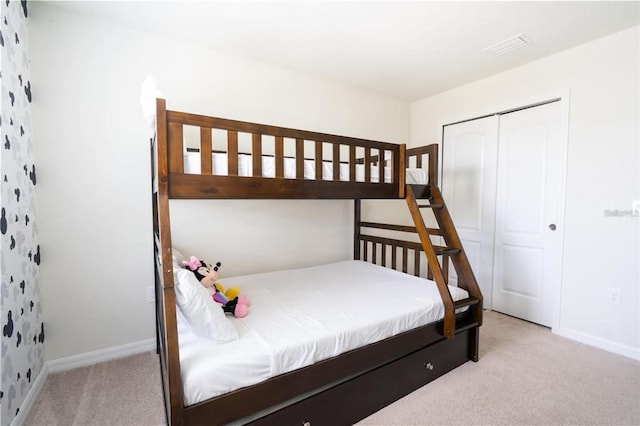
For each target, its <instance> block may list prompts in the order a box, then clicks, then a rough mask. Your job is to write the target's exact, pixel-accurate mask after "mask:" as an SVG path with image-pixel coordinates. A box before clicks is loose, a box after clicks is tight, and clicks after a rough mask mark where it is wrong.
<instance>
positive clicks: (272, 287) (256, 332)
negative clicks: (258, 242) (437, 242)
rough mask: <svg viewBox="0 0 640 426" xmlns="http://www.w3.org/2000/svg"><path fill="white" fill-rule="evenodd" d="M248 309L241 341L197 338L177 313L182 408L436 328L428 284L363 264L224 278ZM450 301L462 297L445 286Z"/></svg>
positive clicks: (236, 322) (438, 313)
mask: <svg viewBox="0 0 640 426" xmlns="http://www.w3.org/2000/svg"><path fill="white" fill-rule="evenodd" d="M220 282H221V283H222V285H224V286H225V287H226V288H229V287H232V286H233V287H238V288H239V289H240V290H241V292H242V294H243V295H244V296H246V297H247V298H248V299H249V301H250V308H249V313H248V315H247V316H246V317H244V318H241V319H240V318H233V317H229V316H228V317H226V318H225V319H226V320H228V321H230V322H231V324H232V325H233V327H234V328H235V329H236V331H237V334H238V338H237V339H235V340H232V341H229V342H224V343H222V342H218V341H215V340H213V339H211V338H209V337H204V336H202V335H200V334H197V333H196V332H195V331H194V330H193V329H192V328H191V327H190V325H189V323H188V321H187V320H186V319H185V318H184V317H183V316H182V315H181V314H180V310H178V313H179V315H178V338H179V346H180V366H181V371H182V382H183V390H184V404H185V406H188V405H192V404H195V403H198V402H201V401H204V400H207V399H209V398H213V397H215V396H219V395H222V394H224V393H227V392H231V391H233V390H236V389H239V388H242V387H245V386H250V385H253V384H256V383H259V382H262V381H264V380H267V379H269V378H271V377H275V376H277V375H279V374H283V373H286V372H289V371H293V370H295V369H298V368H301V367H304V366H307V365H311V364H313V363H315V362H318V361H321V360H324V359H327V358H330V357H333V356H336V355H339V354H341V353H344V352H346V351H349V350H352V349H355V348H359V347H362V346H365V345H368V344H370V343H374V342H377V341H380V340H383V339H385V338H387V337H391V336H393V335H396V334H399V333H402V332H404V331H408V330H411V329H414V328H416V327H419V326H422V325H426V324H429V323H432V322H435V321H438V320H440V319H442V318H443V317H444V306H443V304H442V301H441V299H440V296H439V293H438V289H437V287H436V284H435V283H434V282H433V281H430V280H427V279H424V278H418V277H414V276H412V275H408V274H405V273H402V272H398V271H395V270H392V269H388V268H384V267H381V266H378V265H374V264H371V263H367V262H363V261H344V262H338V263H333V264H328V265H322V266H315V267H309V268H301V269H292V270H283V271H276V272H268V273H261V274H254V275H246V276H239V277H233V278H226V279H222V280H221V281H220ZM450 292H451V295H452V297H453V299H454V300H460V299H464V298H465V297H467V292H466V291H465V290H463V289H460V288H457V287H453V286H450Z"/></svg>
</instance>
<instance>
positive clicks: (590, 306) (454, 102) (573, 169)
mask: <svg viewBox="0 0 640 426" xmlns="http://www.w3.org/2000/svg"><path fill="white" fill-rule="evenodd" d="M639 40H640V27H635V28H632V29H629V30H626V31H623V32H620V33H617V34H614V35H611V36H608V37H605V38H602V39H599V40H596V41H593V42H591V43H588V44H584V45H582V46H579V47H576V48H573V49H570V50H567V51H565V52H562V53H559V54H556V55H553V56H550V57H547V58H545V59H542V60H539V61H536V62H533V63H530V64H528V65H525V66H522V67H519V68H516V69H513V70H510V71H508V72H505V73H501V74H498V75H495V76H492V77H490V78H487V79H484V80H481V81H477V82H475V83H472V84H468V85H465V86H462V87H459V88H456V89H454V90H451V91H448V92H445V93H442V94H439V95H436V96H433V97H430V98H427V99H423V100H421V101H418V102H415V103H414V104H413V105H412V106H411V143H412V145H422V144H425V143H426V142H435V141H438V142H440V141H441V132H442V125H444V124H447V123H451V122H455V121H458V120H462V119H467V118H473V117H476V116H480V115H484V114H488V113H493V112H498V111H500V110H504V109H508V108H512V107H517V106H522V105H526V104H528V103H530V102H532V101H536V100H541V99H544V98H547V97H555V96H558V95H563V94H567V93H568V92H570V97H569V98H570V99H569V129H568V131H569V133H568V153H567V157H568V163H567V176H566V206H565V221H564V224H562V225H560V227H559V229H560V230H562V231H563V232H564V256H563V259H562V298H561V299H562V300H561V303H560V306H559V315H560V316H559V324H558V327H556V328H555V329H554V331H556V332H557V333H559V334H562V335H565V336H568V337H572V338H575V339H577V340H581V341H584V342H587V343H590V344H593V345H596V346H600V347H603V348H607V349H609V350H613V351H616V352H619V353H622V354H625V355H627V356H632V357H635V358H640V314H639V312H640V309H639V303H638V297H639V291H640V290H639V289H640V275H639V272H640V271H639V266H638V259H639V252H640V248H639V234H640V232H639V231H640V218H638V217H626V218H614V217H605V213H604V211H605V210H607V209H609V210H613V209H620V210H630V209H631V208H632V202H633V200H640V175H639V172H638V170H639V169H640V150H639V145H640V134H639V133H640V132H639V131H640V108H639V99H640V96H639V95H640V86H639V79H640V45H639ZM567 91H568V92H567ZM609 287H616V288H620V289H621V290H622V297H623V300H622V304H621V305H612V304H609V303H608V302H607V289H608V288H609Z"/></svg>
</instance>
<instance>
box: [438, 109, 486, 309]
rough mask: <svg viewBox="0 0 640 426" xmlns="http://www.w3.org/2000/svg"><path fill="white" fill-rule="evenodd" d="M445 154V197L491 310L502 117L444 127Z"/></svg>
mask: <svg viewBox="0 0 640 426" xmlns="http://www.w3.org/2000/svg"><path fill="white" fill-rule="evenodd" d="M442 152H443V155H442V193H443V197H444V199H445V200H446V202H447V207H448V209H449V211H450V212H451V215H452V218H453V223H454V224H455V226H456V229H457V231H458V234H459V235H460V239H461V240H462V246H463V247H464V250H465V252H466V254H467V257H468V258H469V262H470V263H471V269H472V270H473V272H474V274H475V276H476V279H477V280H478V284H479V285H480V290H481V291H482V293H483V294H484V295H485V302H484V305H485V307H486V308H488V309H491V297H488V296H489V295H490V294H491V282H492V272H493V240H494V223H495V200H496V173H497V160H498V116H497V115H495V116H491V117H486V118H480V119H477V120H471V121H467V122H463V123H459V124H454V125H450V126H445V128H444V137H443V147H442ZM450 280H451V282H452V283H455V282H456V274H455V271H451V275H450Z"/></svg>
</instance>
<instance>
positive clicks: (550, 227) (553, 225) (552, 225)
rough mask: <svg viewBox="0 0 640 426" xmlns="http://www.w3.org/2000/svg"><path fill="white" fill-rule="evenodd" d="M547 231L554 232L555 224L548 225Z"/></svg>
mask: <svg viewBox="0 0 640 426" xmlns="http://www.w3.org/2000/svg"><path fill="white" fill-rule="evenodd" d="M549 229H551V230H552V231H555V230H556V224H555V223H552V224H551V225H549Z"/></svg>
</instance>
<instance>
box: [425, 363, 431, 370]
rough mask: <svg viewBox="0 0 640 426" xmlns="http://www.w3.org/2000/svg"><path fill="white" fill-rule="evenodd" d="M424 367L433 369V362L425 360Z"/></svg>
mask: <svg viewBox="0 0 640 426" xmlns="http://www.w3.org/2000/svg"><path fill="white" fill-rule="evenodd" d="M424 368H426V369H427V370H429V371H431V370H433V364H431V363H430V362H425V363H424Z"/></svg>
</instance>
